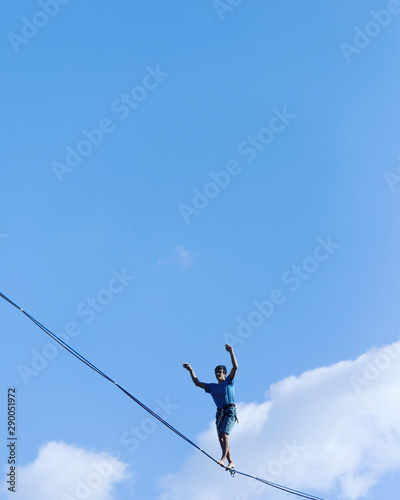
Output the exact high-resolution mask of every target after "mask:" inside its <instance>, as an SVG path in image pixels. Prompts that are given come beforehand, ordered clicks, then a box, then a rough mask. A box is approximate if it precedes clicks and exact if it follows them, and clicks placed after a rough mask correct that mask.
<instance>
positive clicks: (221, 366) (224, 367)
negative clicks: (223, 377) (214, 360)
mask: <svg viewBox="0 0 400 500" xmlns="http://www.w3.org/2000/svg"><path fill="white" fill-rule="evenodd" d="M218 369H221V370H222V371H223V372H224V373H225V374H226V366H225V365H218V366H217V367H216V368H215V371H217V370H218Z"/></svg>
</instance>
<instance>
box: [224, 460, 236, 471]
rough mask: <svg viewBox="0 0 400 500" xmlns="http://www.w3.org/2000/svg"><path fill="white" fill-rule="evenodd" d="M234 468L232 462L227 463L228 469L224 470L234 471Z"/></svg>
mask: <svg viewBox="0 0 400 500" xmlns="http://www.w3.org/2000/svg"><path fill="white" fill-rule="evenodd" d="M234 468H235V464H234V463H233V462H229V463H228V467H227V468H226V470H228V469H234Z"/></svg>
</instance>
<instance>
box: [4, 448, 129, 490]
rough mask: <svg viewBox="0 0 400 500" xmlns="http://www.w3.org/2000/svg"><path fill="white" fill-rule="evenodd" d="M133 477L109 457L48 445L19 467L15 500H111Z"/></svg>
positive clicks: (77, 449) (123, 466) (118, 461)
mask: <svg viewBox="0 0 400 500" xmlns="http://www.w3.org/2000/svg"><path fill="white" fill-rule="evenodd" d="M130 476H131V475H130V474H129V473H128V472H127V464H125V463H124V462H121V461H120V460H118V459H116V458H115V457H112V456H111V455H109V454H108V453H104V452H101V453H96V452H94V451H88V450H84V449H82V448H78V447H77V446H74V445H68V444H65V443H62V442H55V441H52V442H49V443H46V444H45V445H43V446H42V447H41V448H40V449H39V453H38V456H37V458H36V459H35V460H34V461H33V462H32V463H30V464H28V465H26V466H22V467H18V470H17V492H16V493H12V492H8V491H7V486H9V485H5V484H4V483H3V484H2V490H3V492H7V494H6V498H7V500H8V499H10V500H11V499H12V500H55V499H57V500H81V499H87V500H89V499H90V500H112V499H113V495H112V493H113V486H114V485H115V484H116V483H118V482H120V481H123V480H125V479H128V478H129V477H130Z"/></svg>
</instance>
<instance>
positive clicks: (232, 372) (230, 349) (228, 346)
mask: <svg viewBox="0 0 400 500" xmlns="http://www.w3.org/2000/svg"><path fill="white" fill-rule="evenodd" d="M225 349H226V350H227V351H228V352H229V354H230V355H231V361H232V370H231V372H230V374H229V376H230V377H231V380H233V379H234V378H235V375H236V372H237V369H238V364H237V361H236V357H235V354H234V353H233V347H232V346H231V345H229V344H225Z"/></svg>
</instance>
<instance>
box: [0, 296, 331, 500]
mask: <svg viewBox="0 0 400 500" xmlns="http://www.w3.org/2000/svg"><path fill="white" fill-rule="evenodd" d="M0 297H1V298H3V299H4V300H5V301H7V302H8V303H9V304H11V305H12V306H14V307H15V308H17V309H18V310H19V311H21V312H22V313H23V314H25V316H26V317H27V318H29V319H30V320H31V321H33V323H35V325H36V326H38V327H39V328H40V329H41V330H43V331H44V332H45V333H46V335H48V336H49V337H50V338H51V339H53V340H54V341H55V342H57V344H59V345H60V346H61V347H63V348H64V349H65V350H66V351H68V352H69V353H70V354H72V355H73V356H75V358H77V359H79V361H81V362H82V363H84V364H85V365H86V366H88V367H89V368H91V369H92V370H93V371H95V372H96V373H98V374H99V375H101V376H102V377H104V378H105V379H107V380H108V381H109V382H111V383H112V384H114V385H116V386H117V387H118V389H120V390H121V391H122V392H123V393H124V394H126V395H127V396H128V397H130V398H131V399H132V400H133V401H134V402H135V403H137V404H138V405H139V406H141V407H142V408H143V409H144V410H146V411H147V412H148V413H150V415H152V416H153V417H154V418H156V419H157V420H159V421H160V422H161V423H162V424H164V425H165V426H166V427H168V429H170V430H171V431H173V432H175V434H177V435H178V436H179V437H181V438H182V439H184V440H185V441H186V442H188V443H189V444H191V445H192V446H194V447H195V448H197V449H198V450H199V451H201V452H202V453H204V455H206V456H207V457H208V458H209V459H210V460H212V461H213V462H215V463H218V462H217V460H215V458H213V457H212V456H211V455H209V454H208V453H207V452H206V451H204V450H202V449H201V448H200V446H198V445H197V444H196V443H194V442H193V441H191V440H190V439H189V438H187V437H186V436H185V435H183V434H182V433H181V432H179V431H178V430H177V429H175V427H173V426H172V425H171V424H169V423H168V422H167V421H166V420H164V419H163V418H161V417H160V416H159V415H157V413H154V411H153V410H151V409H150V408H148V407H147V406H146V405H145V404H144V403H142V402H141V401H139V400H138V399H137V398H135V396H132V394H131V393H130V392H128V391H127V390H126V389H124V388H123V387H122V386H120V385H119V384H117V382H115V381H114V380H113V379H112V378H110V377H109V376H108V375H107V374H105V373H104V372H102V371H101V370H100V369H99V368H97V367H96V366H95V365H93V364H92V363H91V362H90V361H88V360H87V359H86V358H84V357H83V356H82V355H81V354H79V352H77V351H75V349H73V348H72V347H71V346H69V345H68V344H67V343H66V342H64V341H63V340H61V339H60V338H59V337H57V335H55V334H54V333H53V332H51V331H50V330H49V329H48V328H46V327H45V326H43V325H42V324H41V323H39V321H37V320H36V319H35V318H33V317H32V316H31V315H30V314H28V313H27V312H26V311H24V310H23V309H22V308H21V307H19V306H18V305H17V304H15V302H13V301H12V300H10V299H9V298H8V297H6V296H5V295H4V294H3V293H1V292H0ZM218 465H220V464H218ZM228 470H229V471H230V472H231V474H232V475H235V474H240V475H241V476H245V477H248V478H251V479H254V480H256V481H260V482H261V483H264V484H266V485H268V486H272V487H273V488H276V489H278V490H282V491H285V492H287V493H291V494H293V495H296V496H299V497H303V498H308V499H309V500H323V499H322V498H319V497H316V496H313V495H310V494H308V493H303V492H302V491H298V490H295V489H292V488H289V487H287V486H282V485H281V484H277V483H272V482H270V481H267V480H265V479H261V478H259V477H256V476H252V475H251V474H246V473H245V472H241V471H239V470H237V469H234V470H230V469H228Z"/></svg>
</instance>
